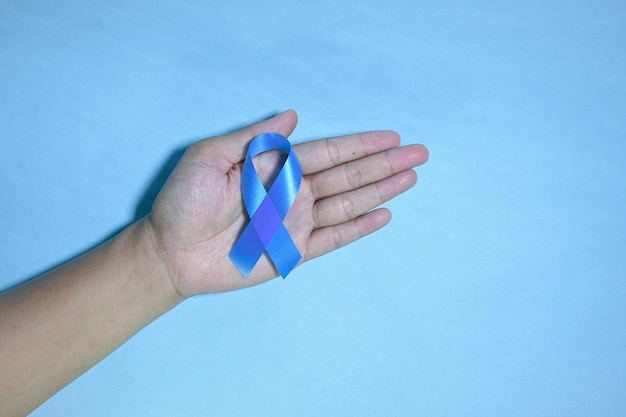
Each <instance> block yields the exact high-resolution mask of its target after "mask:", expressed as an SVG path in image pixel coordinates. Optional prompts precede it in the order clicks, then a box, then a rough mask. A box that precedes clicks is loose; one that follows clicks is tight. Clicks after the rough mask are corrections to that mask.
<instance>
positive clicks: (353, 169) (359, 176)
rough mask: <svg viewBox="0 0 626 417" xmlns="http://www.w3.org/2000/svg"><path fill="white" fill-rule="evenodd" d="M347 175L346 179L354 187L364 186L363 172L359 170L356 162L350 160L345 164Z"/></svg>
mask: <svg viewBox="0 0 626 417" xmlns="http://www.w3.org/2000/svg"><path fill="white" fill-rule="evenodd" d="M345 176H346V181H347V182H348V184H349V185H350V187H352V188H353V189H355V188H361V187H362V186H363V173H362V172H361V170H359V168H358V167H357V165H356V163H354V162H350V163H348V164H346V165H345Z"/></svg>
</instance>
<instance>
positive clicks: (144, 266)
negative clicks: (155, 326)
mask: <svg viewBox="0 0 626 417" xmlns="http://www.w3.org/2000/svg"><path fill="white" fill-rule="evenodd" d="M131 228H132V229H133V230H132V231H131V233H132V235H133V240H134V246H135V249H136V250H137V254H136V255H137V261H138V263H139V264H140V269H141V271H142V272H141V275H142V276H143V277H145V278H147V280H148V285H149V286H150V287H152V291H156V292H157V293H158V294H160V296H161V297H163V300H164V302H165V303H166V304H169V305H170V307H171V306H174V305H176V304H179V303H181V302H182V301H184V300H185V298H186V297H184V296H183V295H182V294H181V292H180V291H179V289H178V286H177V285H176V282H177V281H176V274H175V271H174V270H173V269H172V268H170V266H169V263H168V261H167V254H166V253H165V252H164V251H163V250H162V249H161V246H160V244H159V238H158V234H157V231H156V229H155V228H154V225H153V224H152V222H151V221H150V218H149V217H144V218H143V219H141V220H139V221H138V222H137V223H135V224H133V225H132V226H131Z"/></svg>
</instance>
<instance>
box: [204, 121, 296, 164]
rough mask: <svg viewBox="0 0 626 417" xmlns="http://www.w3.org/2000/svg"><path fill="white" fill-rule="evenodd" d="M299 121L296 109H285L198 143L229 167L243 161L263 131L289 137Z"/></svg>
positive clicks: (208, 153)
mask: <svg viewBox="0 0 626 417" xmlns="http://www.w3.org/2000/svg"><path fill="white" fill-rule="evenodd" d="M297 123H298V115H297V114H296V112H295V111H294V110H287V111H284V112H282V113H280V114H278V115H276V116H274V117H271V118H269V119H267V120H262V121H260V122H257V123H253V124H251V125H249V126H246V127H244V128H241V129H239V130H236V131H234V132H232V133H228V134H226V135H222V136H216V137H212V138H208V139H205V140H204V141H202V142H200V143H199V144H198V145H199V146H201V147H203V148H204V150H205V153H206V154H207V155H211V156H212V157H214V158H215V157H217V158H220V159H221V161H222V162H223V163H224V167H225V168H226V169H229V168H230V167H232V166H233V165H235V164H238V163H239V162H241V161H243V160H244V158H245V156H246V149H247V146H248V144H249V143H250V141H252V139H254V138H255V137H256V136H259V135H260V134H262V133H268V132H275V133H280V134H281V135H283V136H285V137H287V136H289V135H291V134H292V133H293V131H294V129H295V128H296V124H297Z"/></svg>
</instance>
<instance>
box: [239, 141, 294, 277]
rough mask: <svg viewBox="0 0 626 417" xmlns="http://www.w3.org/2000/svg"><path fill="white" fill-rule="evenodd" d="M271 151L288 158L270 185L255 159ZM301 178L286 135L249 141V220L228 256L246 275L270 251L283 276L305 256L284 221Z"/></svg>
mask: <svg viewBox="0 0 626 417" xmlns="http://www.w3.org/2000/svg"><path fill="white" fill-rule="evenodd" d="M272 150H278V151H282V152H285V153H287V158H286V159H285V161H284V163H283V166H282V167H281V168H280V171H279V172H278V174H277V176H276V178H275V179H274V181H273V182H272V183H271V184H268V185H269V188H268V187H266V186H264V185H263V183H262V182H261V179H260V178H259V175H258V173H257V171H256V169H255V168H254V164H253V163H252V158H253V157H254V156H256V155H258V154H260V153H263V152H267V151H272ZM301 180H302V167H301V166H300V161H298V158H297V157H296V154H295V152H293V151H292V149H291V144H290V143H289V141H288V140H287V138H285V137H284V136H282V135H280V134H278V133H264V134H262V135H260V136H257V137H256V138H254V139H253V140H252V142H250V145H249V147H248V152H247V153H246V159H245V160H244V162H243V169H242V170H241V191H242V194H243V201H244V204H245V206H246V211H247V212H248V216H249V217H250V221H249V222H248V224H247V225H246V227H245V228H244V230H243V232H242V233H241V236H239V239H238V240H237V242H235V246H234V247H233V249H232V250H231V252H230V255H229V257H230V259H231V261H232V262H233V263H234V264H235V266H236V267H237V269H239V272H241V274H242V275H243V276H244V277H245V278H248V276H249V275H250V272H252V269H253V268H254V266H255V265H256V263H257V262H258V260H259V258H261V256H262V255H263V252H267V254H268V256H269V257H270V259H271V260H272V262H273V263H274V265H275V266H276V269H278V272H279V273H280V275H282V277H283V279H284V278H286V277H287V274H289V272H291V270H292V269H293V268H294V267H295V266H296V265H297V264H298V262H300V259H302V256H301V255H300V252H298V248H297V247H296V245H295V244H294V243H293V240H292V239H291V236H290V235H289V232H288V231H287V229H286V228H285V225H284V224H283V220H284V219H285V216H287V212H289V209H290V208H291V206H292V204H293V201H294V200H295V198H296V194H297V193H298V189H299V188H300V182H301Z"/></svg>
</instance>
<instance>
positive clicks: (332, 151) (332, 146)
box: [326, 138, 341, 165]
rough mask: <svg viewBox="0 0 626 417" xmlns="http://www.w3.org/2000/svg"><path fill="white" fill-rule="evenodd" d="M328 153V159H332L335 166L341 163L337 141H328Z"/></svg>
mask: <svg viewBox="0 0 626 417" xmlns="http://www.w3.org/2000/svg"><path fill="white" fill-rule="evenodd" d="M326 151H327V153H328V159H330V162H332V163H333V165H337V164H339V162H341V152H340V151H339V144H338V143H337V139H334V138H328V139H326Z"/></svg>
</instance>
